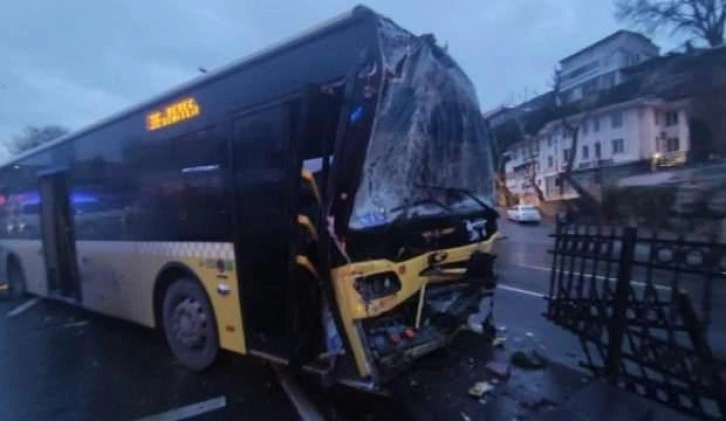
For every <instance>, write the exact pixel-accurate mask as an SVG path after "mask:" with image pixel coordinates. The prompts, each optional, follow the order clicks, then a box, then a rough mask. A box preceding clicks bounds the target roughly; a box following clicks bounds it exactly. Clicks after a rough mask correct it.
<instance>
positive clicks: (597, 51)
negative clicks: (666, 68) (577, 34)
mask: <svg viewBox="0 0 726 421" xmlns="http://www.w3.org/2000/svg"><path fill="white" fill-rule="evenodd" d="M657 56H658V47H657V46H656V45H655V44H653V42H652V41H651V40H650V39H649V38H647V37H646V36H644V35H642V34H639V33H637V32H631V31H625V30H620V31H617V32H615V33H614V34H612V35H610V36H607V37H605V38H603V39H601V40H600V41H598V42H596V43H594V44H592V45H590V46H588V47H585V48H584V49H582V50H580V51H578V52H576V53H574V54H572V55H570V56H568V57H566V58H564V59H562V60H560V69H559V71H560V89H561V92H562V97H563V99H564V100H565V101H574V100H578V99H581V98H583V97H584V96H587V95H589V94H592V93H595V92H597V91H600V90H603V89H609V88H612V87H613V86H616V85H618V84H620V83H622V82H623V74H622V69H623V68H625V67H629V66H633V65H635V64H638V63H641V62H643V61H645V60H648V59H650V58H653V57H657Z"/></svg>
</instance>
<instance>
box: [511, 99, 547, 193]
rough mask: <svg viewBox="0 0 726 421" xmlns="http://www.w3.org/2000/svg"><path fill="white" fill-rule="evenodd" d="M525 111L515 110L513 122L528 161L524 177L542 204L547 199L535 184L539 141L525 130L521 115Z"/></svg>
mask: <svg viewBox="0 0 726 421" xmlns="http://www.w3.org/2000/svg"><path fill="white" fill-rule="evenodd" d="M526 111H527V110H526V109H525V110H517V112H516V114H515V115H514V122H515V124H516V125H517V130H518V131H519V136H520V137H521V138H522V139H523V142H524V143H523V147H524V154H525V157H526V158H527V159H529V160H530V162H529V164H528V165H527V166H526V167H525V177H526V178H527V183H529V185H530V186H531V187H532V188H533V189H534V192H535V193H536V194H537V199H538V200H539V201H540V203H542V202H545V201H546V200H547V199H546V198H545V195H544V192H543V191H542V188H541V187H540V185H539V184H537V170H538V165H537V162H538V161H539V158H538V155H539V147H538V142H539V139H537V138H536V136H533V135H531V134H530V133H527V128H526V125H525V123H524V120H525V119H526V115H524V116H523V115H522V114H523V113H526Z"/></svg>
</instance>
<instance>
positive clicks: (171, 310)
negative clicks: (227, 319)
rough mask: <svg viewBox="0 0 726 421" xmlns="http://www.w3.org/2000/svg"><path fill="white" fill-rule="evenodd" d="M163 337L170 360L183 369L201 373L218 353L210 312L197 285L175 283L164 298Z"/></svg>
mask: <svg viewBox="0 0 726 421" xmlns="http://www.w3.org/2000/svg"><path fill="white" fill-rule="evenodd" d="M162 318H163V325H164V335H165V336H166V342H167V343H168V344H169V348H171V351H172V353H173V354H174V356H175V357H176V358H177V359H178V360H179V361H180V362H181V363H182V364H184V365H185V366H186V367H188V368H190V369H192V370H194V371H202V370H204V369H206V368H208V367H209V366H211V365H212V364H213V363H214V360H215V359H216V358H217V354H218V353H219V336H218V333H217V322H216V320H215V319H214V311H212V306H211V304H210V303H209V298H207V293H206V292H205V291H204V289H203V288H202V286H201V285H200V284H199V282H197V281H195V280H194V279H190V278H180V279H178V280H176V281H175V282H174V283H173V284H171V286H170V287H169V288H168V289H167V290H166V294H164V308H163V312H162Z"/></svg>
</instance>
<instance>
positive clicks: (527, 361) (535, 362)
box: [510, 349, 547, 370]
mask: <svg viewBox="0 0 726 421" xmlns="http://www.w3.org/2000/svg"><path fill="white" fill-rule="evenodd" d="M510 361H511V362H512V364H513V365H515V366H517V367H519V368H524V369H527V370H539V369H541V368H544V367H545V366H546V365H547V358H545V357H544V356H543V355H542V354H541V353H540V352H539V351H538V350H536V349H534V350H531V351H529V352H524V351H517V352H515V353H513V354H512V357H511V359H510Z"/></svg>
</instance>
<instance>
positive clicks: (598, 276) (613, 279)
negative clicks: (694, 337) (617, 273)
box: [513, 264, 671, 291]
mask: <svg viewBox="0 0 726 421" xmlns="http://www.w3.org/2000/svg"><path fill="white" fill-rule="evenodd" d="M513 266H519V267H522V268H527V269H534V270H541V271H543V272H550V271H551V270H552V268H548V267H544V266H534V265H516V264H515V265H513ZM562 273H564V274H565V275H568V274H570V272H568V271H563V272H562ZM572 274H573V275H575V276H581V275H582V273H581V272H572ZM584 276H585V278H590V277H591V276H592V275H588V274H585V275H584ZM595 279H604V280H607V281H610V282H617V281H618V279H617V278H613V277H609V276H603V275H595ZM630 283H631V284H633V285H635V286H639V287H641V288H645V285H646V284H645V283H644V282H638V281H631V282H630ZM653 286H654V287H655V289H659V290H661V291H670V290H671V287H669V286H665V285H659V284H653Z"/></svg>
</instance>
